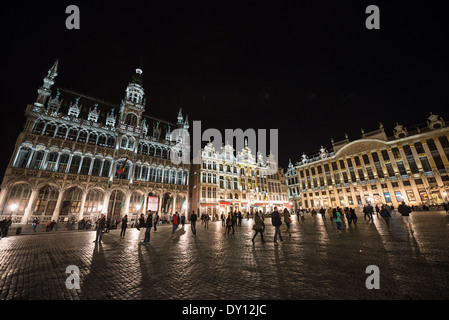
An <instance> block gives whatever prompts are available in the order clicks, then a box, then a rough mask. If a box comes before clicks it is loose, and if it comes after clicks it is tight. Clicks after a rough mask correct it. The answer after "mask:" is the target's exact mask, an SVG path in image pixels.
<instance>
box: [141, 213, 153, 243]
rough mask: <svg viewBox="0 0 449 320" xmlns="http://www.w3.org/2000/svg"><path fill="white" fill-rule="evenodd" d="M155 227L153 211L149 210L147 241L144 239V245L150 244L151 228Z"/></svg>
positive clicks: (146, 227) (146, 231)
mask: <svg viewBox="0 0 449 320" xmlns="http://www.w3.org/2000/svg"><path fill="white" fill-rule="evenodd" d="M152 226H153V215H152V214H151V211H150V210H148V216H147V220H146V221H145V229H146V230H145V239H143V242H142V243H148V242H150V233H151V227H152Z"/></svg>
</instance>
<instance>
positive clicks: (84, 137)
mask: <svg viewBox="0 0 449 320" xmlns="http://www.w3.org/2000/svg"><path fill="white" fill-rule="evenodd" d="M87 136H88V132H87V131H85V130H82V131H81V132H80V133H79V135H78V142H82V143H84V142H86V141H87Z"/></svg>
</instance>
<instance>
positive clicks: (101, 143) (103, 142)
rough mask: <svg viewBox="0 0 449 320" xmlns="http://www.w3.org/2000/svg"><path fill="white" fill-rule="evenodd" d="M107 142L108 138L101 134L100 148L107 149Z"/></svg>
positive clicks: (99, 138)
mask: <svg viewBox="0 0 449 320" xmlns="http://www.w3.org/2000/svg"><path fill="white" fill-rule="evenodd" d="M106 140H107V137H106V136H105V135H104V134H100V135H99V136H98V142H97V144H98V145H99V146H102V147H105V146H106Z"/></svg>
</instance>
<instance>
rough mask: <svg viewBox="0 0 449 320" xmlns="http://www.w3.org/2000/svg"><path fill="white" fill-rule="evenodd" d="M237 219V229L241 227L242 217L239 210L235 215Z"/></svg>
mask: <svg viewBox="0 0 449 320" xmlns="http://www.w3.org/2000/svg"><path fill="white" fill-rule="evenodd" d="M237 218H238V221H239V227H241V226H242V219H243V216H242V212H240V210H239V212H238V214H237Z"/></svg>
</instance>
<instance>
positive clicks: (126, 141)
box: [120, 136, 128, 149]
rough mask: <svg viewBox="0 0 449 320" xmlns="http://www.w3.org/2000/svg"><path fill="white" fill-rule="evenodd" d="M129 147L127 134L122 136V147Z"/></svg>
mask: <svg viewBox="0 0 449 320" xmlns="http://www.w3.org/2000/svg"><path fill="white" fill-rule="evenodd" d="M127 147H128V138H127V137H126V136H123V137H122V140H120V148H122V149H126V148H127Z"/></svg>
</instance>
